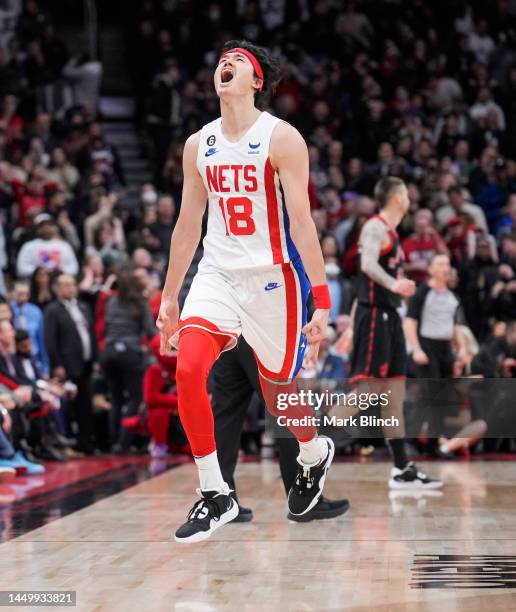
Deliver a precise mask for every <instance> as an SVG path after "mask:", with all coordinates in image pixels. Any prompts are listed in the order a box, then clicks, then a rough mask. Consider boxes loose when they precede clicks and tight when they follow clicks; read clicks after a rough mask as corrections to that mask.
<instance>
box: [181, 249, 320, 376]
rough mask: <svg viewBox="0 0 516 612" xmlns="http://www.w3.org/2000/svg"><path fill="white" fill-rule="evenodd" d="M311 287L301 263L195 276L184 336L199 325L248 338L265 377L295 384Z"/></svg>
mask: <svg viewBox="0 0 516 612" xmlns="http://www.w3.org/2000/svg"><path fill="white" fill-rule="evenodd" d="M309 291H310V283H309V281H308V278H307V276H306V273H305V270H304V267H303V264H302V263H301V261H300V260H298V261H297V262H292V261H291V262H289V263H283V264H276V265H271V266H264V267H262V268H252V269H247V270H235V271H232V270H231V271H228V270H209V271H208V270H203V271H200V272H199V273H198V274H197V275H196V276H195V278H194V280H193V282H192V286H191V288H190V292H189V293H188V296H187V298H186V300H185V303H184V306H183V309H182V311H181V316H180V323H179V330H178V332H177V333H176V335H175V336H174V339H173V344H174V345H176V346H177V341H178V337H179V333H180V332H181V330H183V329H186V328H187V327H199V328H202V329H206V330H208V331H210V332H213V333H215V334H223V335H225V336H227V337H228V341H227V344H226V345H225V347H224V349H223V350H230V349H232V348H234V347H235V346H236V343H237V341H238V338H239V336H240V335H242V336H243V337H244V338H245V340H246V341H247V343H248V344H249V345H250V346H251V348H252V349H253V350H254V353H255V356H256V361H257V363H258V369H259V371H260V374H261V375H262V377H264V378H266V379H268V380H272V381H278V382H279V381H280V380H281V381H284V382H285V381H289V380H292V379H293V378H294V377H295V376H296V374H297V373H298V372H299V370H300V369H301V366H302V363H303V356H304V352H305V348H306V337H305V335H304V334H303V333H302V331H301V329H302V327H303V326H304V325H305V324H306V319H307V308H306V302H307V299H308V294H309Z"/></svg>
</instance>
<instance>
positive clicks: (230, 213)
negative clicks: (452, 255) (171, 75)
mask: <svg viewBox="0 0 516 612" xmlns="http://www.w3.org/2000/svg"><path fill="white" fill-rule="evenodd" d="M277 77H278V67H277V62H276V61H275V60H274V59H273V58H272V57H271V55H270V54H269V52H268V51H267V50H266V49H263V48H261V47H257V46H254V45H251V44H249V43H247V42H245V41H230V42H228V43H226V44H225V45H224V48H223V50H222V53H221V56H220V59H219V62H218V65H217V68H216V70H215V75H214V83H215V89H216V92H217V95H218V96H219V99H220V111H221V116H220V117H219V118H218V119H216V120H215V121H212V122H211V123H209V124H207V125H205V126H204V127H203V128H202V129H201V130H200V131H199V132H197V133H196V134H194V135H192V136H190V137H189V138H188V140H187V141H186V144H185V149H184V155H183V171H184V185H183V194H182V205H181V212H180V216H179V219H178V221H177V224H176V226H175V229H174V232H173V235H172V240H171V250H170V263H169V268H168V272H167V278H166V281H165V286H164V289H163V298H162V303H161V309H160V314H159V317H158V327H159V329H160V332H161V351H162V352H163V353H164V352H166V351H168V350H169V348H170V344H171V343H173V344H176V343H177V346H178V364H177V387H178V397H179V415H180V417H181V422H182V424H183V427H184V429H185V432H186V435H187V436H188V440H189V442H190V445H191V448H192V451H193V454H194V457H195V462H196V464H197V467H198V471H199V481H200V488H199V489H198V490H197V492H198V494H199V495H200V500H198V501H197V502H196V503H195V504H194V506H193V508H192V509H191V511H190V513H189V514H188V518H187V521H186V523H184V524H183V525H182V526H181V527H180V528H179V529H178V530H177V531H176V534H175V538H176V540H177V541H180V542H197V541H200V540H204V539H206V538H208V537H209V536H210V535H211V533H212V532H213V531H214V530H215V529H217V528H218V527H221V526H222V525H224V524H226V523H227V522H229V521H231V520H233V519H234V518H235V517H236V515H237V514H238V505H237V503H236V502H235V501H234V500H233V498H232V497H231V495H230V491H231V490H230V487H229V486H228V484H227V483H226V482H225V481H224V478H223V477H222V474H221V470H220V466H219V462H218V458H217V451H216V444H215V436H214V424H213V413H212V410H211V406H210V401H209V397H208V393H207V389H206V380H207V377H208V374H209V372H210V370H211V367H212V366H213V364H214V362H215V360H216V359H217V357H218V356H219V355H220V353H221V351H225V350H229V349H232V348H233V347H234V346H235V344H236V343H237V340H238V337H239V336H240V335H243V336H244V337H245V339H246V340H247V342H248V343H249V345H250V346H251V347H252V349H253V351H254V354H255V357H256V360H257V364H258V369H259V373H260V383H261V385H262V389H263V395H264V398H265V402H266V405H267V408H268V409H269V410H270V412H271V413H272V414H273V415H276V416H277V415H278V414H280V413H279V412H278V411H277V404H276V399H277V395H278V393H279V392H282V393H293V392H295V390H296V384H295V382H294V378H295V376H296V374H297V372H298V371H299V369H300V368H301V365H302V363H303V356H304V353H305V348H306V343H307V342H308V344H309V348H308V351H307V353H306V359H307V361H308V362H313V361H314V360H315V359H316V356H317V352H318V348H319V343H320V341H321V339H322V338H324V336H325V333H326V327H327V322H328V313H329V309H330V307H331V300H330V297H329V291H328V286H327V284H326V276H325V272H324V263H323V257H322V253H321V249H320V246H319V242H318V238H317V232H316V229H315V226H314V223H313V221H312V218H311V215H310V205H309V200H308V192H307V188H308V152H307V147H306V144H305V142H304V140H303V138H302V137H301V135H300V134H299V133H298V132H297V131H296V130H295V129H294V128H293V127H292V126H291V125H289V124H287V123H285V122H283V121H281V120H279V119H278V118H276V117H273V116H272V115H270V114H269V113H268V112H262V111H260V110H259V109H258V108H257V106H256V104H255V102H260V101H261V98H263V97H264V95H265V94H268V93H270V92H271V90H272V89H273V87H274V86H275V84H276V81H277ZM206 201H208V228H207V233H206V236H205V238H204V242H203V247H204V256H203V259H202V261H201V262H200V264H199V268H198V273H197V275H196V276H195V278H194V280H193V283H192V286H191V289H190V292H189V294H188V296H187V298H186V301H185V304H184V307H183V309H182V312H181V316H180V317H179V312H178V303H177V296H178V294H179V290H180V289H181V284H182V282H183V279H184V276H185V274H186V271H187V269H188V267H189V265H190V263H191V260H192V257H193V254H194V251H195V249H196V247H197V245H198V242H199V239H200V236H201V224H202V218H203V214H204V212H205V208H206ZM305 269H306V272H305ZM310 285H311V290H312V294H313V297H314V301H315V305H316V310H315V312H314V314H313V316H312V319H311V321H310V322H309V323H307V322H306V300H307V296H308V292H309V291H310ZM291 412H292V415H297V416H298V417H299V416H302V415H304V413H303V410H302V409H300V408H299V407H293V409H292V411H291ZM290 429H291V431H292V432H293V433H294V435H295V437H296V439H297V440H298V442H299V457H298V464H299V465H298V473H297V476H296V479H295V481H294V484H293V486H292V487H291V489H290V492H289V496H288V507H289V511H290V513H291V514H293V515H296V516H300V515H303V514H305V513H307V512H309V511H310V510H311V509H312V508H313V507H314V506H315V505H316V504H317V501H318V499H319V497H320V496H321V493H322V488H323V485H324V481H325V478H326V473H327V470H328V468H329V466H330V463H331V461H332V459H333V454H334V445H333V442H332V441H331V440H329V439H328V438H324V437H318V436H317V433H316V430H315V427H313V426H312V427H308V426H307V427H295V424H292V426H291V427H290Z"/></svg>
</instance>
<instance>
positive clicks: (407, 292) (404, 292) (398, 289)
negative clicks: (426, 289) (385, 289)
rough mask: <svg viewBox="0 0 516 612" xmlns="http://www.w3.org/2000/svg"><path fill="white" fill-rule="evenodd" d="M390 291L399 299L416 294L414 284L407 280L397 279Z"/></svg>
mask: <svg viewBox="0 0 516 612" xmlns="http://www.w3.org/2000/svg"><path fill="white" fill-rule="evenodd" d="M392 291H393V293H398V294H399V295H401V297H411V296H413V295H414V293H416V283H415V282H414V281H411V280H409V279H408V278H399V279H398V280H397V281H396V282H395V283H394V285H393V286H392Z"/></svg>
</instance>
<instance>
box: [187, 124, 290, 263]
mask: <svg viewBox="0 0 516 612" xmlns="http://www.w3.org/2000/svg"><path fill="white" fill-rule="evenodd" d="M280 121H281V120H280V119H278V118H277V117H273V116H272V115H271V114H269V113H267V112H262V114H261V115H260V116H259V117H258V119H257V120H256V121H255V123H254V124H253V125H252V126H251V128H250V129H249V130H248V131H247V132H246V133H245V135H244V136H243V137H242V138H241V139H240V140H239V141H238V142H230V141H228V140H226V139H225V138H224V136H223V134H222V131H221V129H220V126H221V119H220V117H219V118H218V119H216V120H215V121H212V122H211V123H208V124H207V125H205V126H204V127H203V128H202V130H201V137H200V141H199V150H198V153H197V169H198V170H199V173H200V175H201V177H202V180H203V182H204V186H205V187H206V190H207V192H208V230H207V234H206V236H205V238H204V241H203V247H204V256H203V258H202V261H201V262H200V264H199V270H206V269H208V268H216V269H229V270H235V269H243V268H254V267H257V266H260V267H263V266H268V265H273V264H281V263H286V262H288V261H290V260H291V259H295V258H296V257H297V256H298V255H297V251H296V248H295V246H294V244H293V242H292V240H291V238H290V233H289V222H288V215H287V209H286V207H285V201H284V197H283V192H282V190H281V185H280V182H279V177H278V174H277V173H276V172H275V170H274V168H273V167H272V165H271V162H270V159H269V143H270V139H271V135H272V131H273V129H274V127H275V126H276V125H277V124H278V123H279V122H280Z"/></svg>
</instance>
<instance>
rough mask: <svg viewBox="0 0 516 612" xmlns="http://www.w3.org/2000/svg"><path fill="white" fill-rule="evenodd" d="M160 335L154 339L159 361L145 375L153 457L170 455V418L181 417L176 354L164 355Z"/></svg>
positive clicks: (155, 354)
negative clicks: (178, 401) (161, 351)
mask: <svg viewBox="0 0 516 612" xmlns="http://www.w3.org/2000/svg"><path fill="white" fill-rule="evenodd" d="M159 345H160V339H159V336H156V337H155V338H153V339H152V341H151V349H152V352H153V353H154V356H155V357H156V360H157V361H156V363H153V364H151V365H150V366H149V367H148V368H147V370H146V371H145V376H144V379H143V399H144V401H145V405H146V407H147V411H148V414H147V427H148V428H149V431H150V435H151V446H150V454H151V457H156V458H162V457H164V456H166V455H167V452H168V444H169V429H170V419H171V418H172V417H173V416H175V417H176V419H177V418H178V407H177V406H178V404H177V390H176V384H175V372H176V365H177V356H176V355H161V354H160V351H159Z"/></svg>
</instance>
